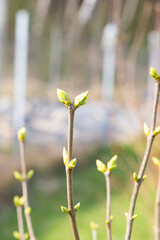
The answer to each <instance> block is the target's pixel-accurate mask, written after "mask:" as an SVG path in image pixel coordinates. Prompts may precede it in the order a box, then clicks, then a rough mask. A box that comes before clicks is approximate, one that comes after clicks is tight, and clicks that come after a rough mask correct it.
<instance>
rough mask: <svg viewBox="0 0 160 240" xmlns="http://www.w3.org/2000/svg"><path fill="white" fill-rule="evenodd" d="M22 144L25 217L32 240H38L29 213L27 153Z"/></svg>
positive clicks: (21, 142) (21, 143)
mask: <svg viewBox="0 0 160 240" xmlns="http://www.w3.org/2000/svg"><path fill="white" fill-rule="evenodd" d="M19 143H20V156H21V170H22V177H23V181H22V193H23V197H24V200H25V201H24V209H25V211H24V212H25V217H26V223H27V228H28V232H29V235H30V238H31V240H36V238H35V235H34V231H33V226H32V220H31V215H30V213H29V212H28V211H27V210H28V209H29V201H28V189H27V176H26V165H25V153H24V142H23V141H19Z"/></svg>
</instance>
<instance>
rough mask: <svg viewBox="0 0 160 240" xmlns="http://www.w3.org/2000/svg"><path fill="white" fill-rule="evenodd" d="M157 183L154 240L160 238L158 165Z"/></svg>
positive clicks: (159, 180) (159, 167)
mask: <svg viewBox="0 0 160 240" xmlns="http://www.w3.org/2000/svg"><path fill="white" fill-rule="evenodd" d="M158 170H159V173H158V184H157V193H156V202H155V213H154V218H155V220H154V221H155V226H154V234H155V240H159V239H160V229H159V227H160V226H159V225H160V217H159V216H160V166H158Z"/></svg>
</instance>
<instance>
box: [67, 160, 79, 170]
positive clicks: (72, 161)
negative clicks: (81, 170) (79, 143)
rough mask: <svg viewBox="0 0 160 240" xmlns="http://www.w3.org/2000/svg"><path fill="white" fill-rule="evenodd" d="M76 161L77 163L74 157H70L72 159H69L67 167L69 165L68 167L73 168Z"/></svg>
mask: <svg viewBox="0 0 160 240" xmlns="http://www.w3.org/2000/svg"><path fill="white" fill-rule="evenodd" d="M76 163H77V159H76V158H74V159H72V160H71V161H70V163H69V164H68V167H69V168H70V169H73V168H74V167H75V166H76Z"/></svg>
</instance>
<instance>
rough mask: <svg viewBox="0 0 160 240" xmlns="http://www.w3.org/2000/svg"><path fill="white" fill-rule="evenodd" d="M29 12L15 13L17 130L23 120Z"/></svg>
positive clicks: (15, 127)
mask: <svg viewBox="0 0 160 240" xmlns="http://www.w3.org/2000/svg"><path fill="white" fill-rule="evenodd" d="M28 35H29V14H28V13H27V12H26V11H25V10H20V11H18V13H17V14H16V29H15V56H14V109H13V127H14V130H15V131H17V130H18V129H19V128H20V127H22V126H23V125H24V122H25V100H26V82H27V69H28Z"/></svg>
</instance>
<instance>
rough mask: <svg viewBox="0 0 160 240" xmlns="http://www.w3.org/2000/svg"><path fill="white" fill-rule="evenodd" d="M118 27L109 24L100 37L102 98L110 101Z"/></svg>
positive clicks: (112, 90) (113, 79)
mask: <svg viewBox="0 0 160 240" xmlns="http://www.w3.org/2000/svg"><path fill="white" fill-rule="evenodd" d="M117 34H118V27H117V25H116V24H113V23H109V24H107V25H106V26H105V28H104V30H103V36H102V48H103V52H104V56H103V70H102V71H103V72H102V98H103V99H104V100H108V101H112V99H113V92H114V82H115V68H116V42H117Z"/></svg>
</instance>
